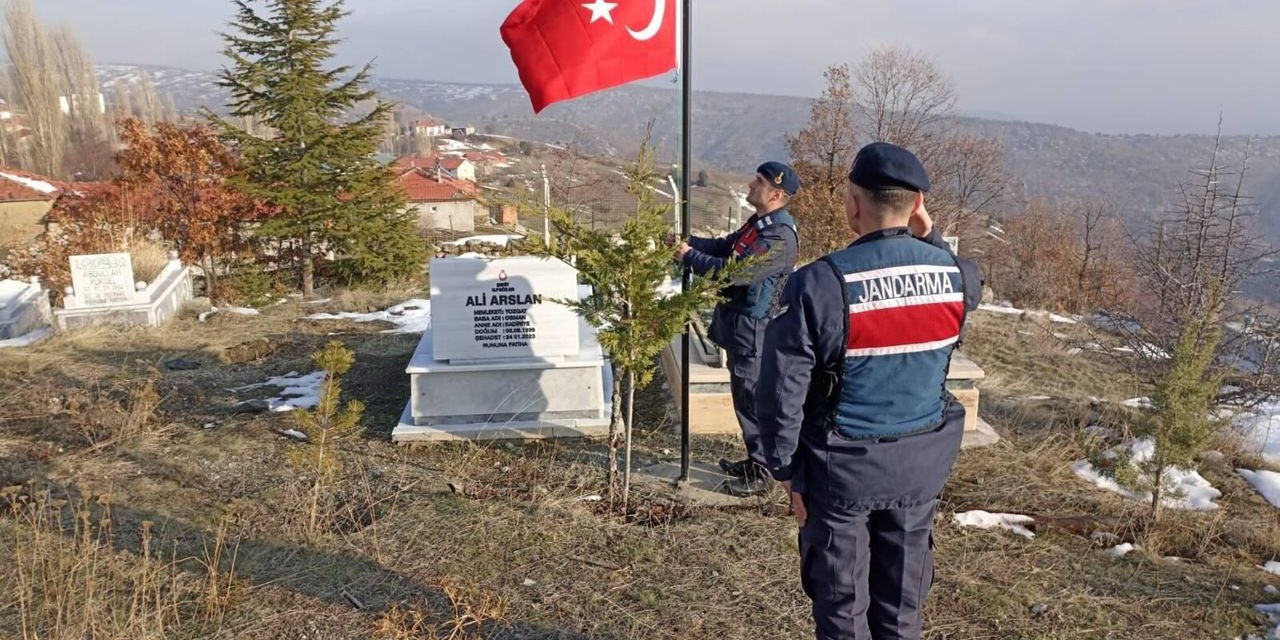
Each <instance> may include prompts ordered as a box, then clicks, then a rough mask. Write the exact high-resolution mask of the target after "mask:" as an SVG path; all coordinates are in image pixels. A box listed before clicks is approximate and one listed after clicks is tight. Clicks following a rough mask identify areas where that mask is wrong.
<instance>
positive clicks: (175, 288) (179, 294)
mask: <svg viewBox="0 0 1280 640" xmlns="http://www.w3.org/2000/svg"><path fill="white" fill-rule="evenodd" d="M133 278H134V274H133V264H132V260H131V259H130V257H129V254H127V253H107V254H100V255H89V256H71V284H72V286H70V287H68V288H67V291H66V295H65V296H63V298H62V307H63V308H61V309H57V310H55V311H54V316H55V317H56V319H57V322H58V326H59V327H60V328H62V329H78V328H82V327H87V326H92V325H95V324H98V323H100V322H112V323H124V324H139V325H147V326H152V327H158V326H160V325H163V324H164V323H166V322H168V321H169V319H170V318H172V317H173V316H174V315H176V314H177V313H178V311H179V310H180V309H181V308H182V306H183V305H185V304H186V303H187V302H189V301H190V300H191V296H192V290H191V270H190V269H188V268H187V267H186V266H184V265H183V264H182V261H181V260H179V259H178V255H177V254H176V253H173V252H170V253H169V262H168V263H167V264H166V265H165V267H164V269H162V270H161V271H160V273H159V274H158V275H156V277H155V278H154V279H153V280H152V281H151V282H138V283H135V282H134V281H133Z"/></svg>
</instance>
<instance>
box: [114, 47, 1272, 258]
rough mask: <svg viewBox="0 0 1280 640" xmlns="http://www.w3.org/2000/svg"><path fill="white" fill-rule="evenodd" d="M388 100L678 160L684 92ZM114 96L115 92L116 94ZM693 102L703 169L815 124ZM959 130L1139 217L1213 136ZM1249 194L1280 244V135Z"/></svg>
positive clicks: (187, 89) (491, 128)
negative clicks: (649, 129) (545, 99)
mask: <svg viewBox="0 0 1280 640" xmlns="http://www.w3.org/2000/svg"><path fill="white" fill-rule="evenodd" d="M144 70H145V71H146V72H147V73H149V74H150V75H151V77H152V80H153V81H154V82H155V84H156V87H157V90H158V91H159V92H160V93H161V94H163V93H167V92H171V93H173V94H174V98H175V101H176V103H177V104H178V107H179V108H180V109H184V110H187V109H194V108H197V107H200V106H206V105H208V106H212V107H214V108H218V107H220V106H221V105H222V104H223V103H224V102H225V94H224V92H223V91H222V90H220V89H219V88H218V87H217V86H216V85H215V77H214V75H213V74H211V73H205V72H193V71H186V70H180V69H170V68H162V67H136V66H125V65H105V66H102V67H101V68H100V74H101V76H102V80H103V82H104V84H106V85H110V84H112V83H114V82H117V81H126V82H127V81H130V80H131V79H136V78H137V77H139V76H140V73H141V72H142V71H144ZM374 85H375V88H376V89H377V90H378V91H379V92H381V93H382V94H383V95H385V96H388V97H390V98H392V99H394V100H397V101H400V102H402V103H404V104H406V105H410V106H413V107H416V108H419V109H422V110H423V111H426V112H429V113H431V114H434V115H437V116H439V117H442V118H445V119H447V120H448V121H450V122H452V123H458V124H471V125H474V126H476V127H477V128H478V129H479V130H480V131H481V132H494V133H501V134H504V135H511V136H516V137H520V138H528V139H534V140H542V141H546V142H552V143H560V144H572V145H575V146H576V147H577V148H579V149H581V150H582V151H584V152H586V153H591V154H598V155H602V156H606V157H624V156H626V155H628V154H630V153H631V152H633V151H634V150H635V149H636V148H637V146H638V144H639V141H640V140H641V138H642V136H643V135H644V129H645V125H646V123H648V122H649V121H651V120H652V121H654V129H653V135H654V141H655V142H656V143H658V145H659V147H660V149H662V150H664V151H665V152H666V156H667V157H673V156H674V145H675V142H676V140H675V130H676V127H675V91H674V90H671V89H660V88H652V87H645V86H628V87H623V88H620V89H617V90H614V91H608V92H604V93H599V94H595V95H592V96H588V97H586V98H583V99H581V100H576V101H572V102H568V103H562V104H558V105H554V106H552V107H550V108H548V109H547V110H546V111H545V112H543V114H541V115H539V116H537V117H534V116H532V115H531V112H530V108H529V104H528V98H527V97H526V96H525V94H524V91H523V90H522V89H521V88H520V87H518V86H514V85H479V84H476V85H468V84H456V83H441V82H429V81H421V80H397V79H386V78H378V79H376V80H375V81H374ZM107 94H108V95H110V91H109V90H107ZM695 102H696V104H695V105H694V125H693V126H694V156H695V159H696V160H697V161H698V162H701V163H705V164H706V165H708V166H710V167H714V168H718V169H723V170H726V171H731V172H736V173H742V174H747V173H750V172H751V170H752V169H753V168H754V167H755V166H756V165H757V164H758V163H759V162H760V161H761V160H762V159H764V158H785V157H786V156H787V149H786V134H787V133H788V132H794V131H797V130H799V129H800V128H802V127H803V126H804V124H805V122H806V121H807V119H808V110H809V99H807V98H799V97H790V96H767V95H754V94H736V93H720V92H699V93H697V94H696V100H695ZM958 122H959V124H961V125H962V126H964V127H967V128H969V129H971V130H973V131H975V132H977V133H980V134H983V135H987V136H991V137H994V138H997V139H999V140H1000V141H1001V142H1003V143H1004V145H1005V148H1006V151H1007V154H1008V156H1007V168H1008V171H1009V173H1010V175H1011V177H1012V179H1013V183H1014V189H1013V193H1014V194H1016V195H1017V196H1023V197H1043V198H1048V199H1059V198H1063V197H1068V196H1091V195H1102V194H1106V195H1110V196H1111V197H1113V198H1114V199H1115V200H1116V201H1117V202H1118V203H1120V204H1121V205H1122V206H1123V207H1124V211H1125V215H1126V216H1127V217H1129V218H1130V219H1131V220H1133V219H1141V218H1145V217H1147V216H1149V215H1150V214H1151V212H1153V211H1159V210H1162V209H1165V208H1167V207H1169V206H1172V205H1173V204H1174V201H1175V197H1176V195H1177V194H1176V186H1177V184H1178V182H1179V181H1180V180H1188V179H1191V178H1192V176H1191V174H1190V170H1191V169H1192V168H1193V167H1195V166H1198V165H1200V164H1203V163H1204V162H1205V161H1206V159H1207V158H1208V154H1209V152H1210V150H1211V148H1212V144H1213V138H1212V137H1211V136H1204V135H1174V136H1153V135H1103V134H1092V133H1085V132H1081V131H1076V130H1073V129H1068V128H1065V127H1058V126H1054V125H1047V124H1036V123H1029V122H1015V121H1000V120H986V119H979V118H958ZM1248 143H1249V139H1248V138H1245V137H1243V136H1233V137H1229V138H1227V139H1226V140H1225V141H1224V149H1225V150H1226V152H1227V153H1228V155H1231V156H1235V155H1238V154H1240V153H1241V152H1243V150H1244V149H1245V146H1246V145H1247V144H1248ZM1246 186H1247V190H1248V191H1249V192H1250V193H1251V194H1252V195H1253V196H1255V197H1256V204H1257V205H1258V207H1259V210H1260V212H1261V213H1262V218H1263V222H1264V227H1265V229H1266V231H1267V232H1268V233H1269V235H1270V236H1271V237H1272V238H1274V239H1276V240H1280V136H1268V137H1260V138H1255V139H1253V141H1252V159H1251V161H1250V179H1249V180H1248V182H1247V183H1246Z"/></svg>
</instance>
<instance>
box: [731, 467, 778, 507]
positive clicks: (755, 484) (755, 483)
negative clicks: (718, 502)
mask: <svg viewBox="0 0 1280 640" xmlns="http://www.w3.org/2000/svg"><path fill="white" fill-rule="evenodd" d="M745 467H746V468H745V471H746V473H745V474H744V475H743V477H741V478H733V479H731V480H729V482H728V483H726V485H725V489H726V491H728V492H729V495H731V496H737V497H739V498H750V497H753V496H762V495H764V494H766V493H769V492H770V491H772V490H773V478H772V477H771V476H770V475H769V470H768V469H765V468H764V467H762V466H760V465H758V464H756V463H754V462H751V461H749V460H748V461H747V463H746V465H745Z"/></svg>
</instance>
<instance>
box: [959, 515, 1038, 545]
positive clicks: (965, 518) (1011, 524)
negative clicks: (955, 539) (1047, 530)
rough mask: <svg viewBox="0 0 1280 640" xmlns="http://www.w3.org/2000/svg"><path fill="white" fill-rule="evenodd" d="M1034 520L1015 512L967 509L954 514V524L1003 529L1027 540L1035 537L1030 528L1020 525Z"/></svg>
mask: <svg viewBox="0 0 1280 640" xmlns="http://www.w3.org/2000/svg"><path fill="white" fill-rule="evenodd" d="M1035 521H1036V520H1035V518H1032V517H1031V516H1023V515H1018V514H1016V513H989V512H986V511H967V512H965V513H957V514H956V515H955V522H956V524H958V525H960V526H962V527H972V528H975V529H1003V530H1005V531H1008V532H1010V533H1013V534H1015V535H1019V536H1022V537H1024V538H1026V539H1028V540H1032V539H1034V538H1035V537H1036V534H1035V533H1033V532H1032V531H1031V530H1030V529H1028V528H1026V527H1024V526H1022V525H1026V524H1032V523H1034V522H1035Z"/></svg>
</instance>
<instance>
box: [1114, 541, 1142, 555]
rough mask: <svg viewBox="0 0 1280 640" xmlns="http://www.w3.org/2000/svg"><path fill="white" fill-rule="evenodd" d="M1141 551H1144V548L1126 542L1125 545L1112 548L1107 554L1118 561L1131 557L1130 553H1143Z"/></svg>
mask: <svg viewBox="0 0 1280 640" xmlns="http://www.w3.org/2000/svg"><path fill="white" fill-rule="evenodd" d="M1141 550H1142V547H1140V546H1138V545H1136V544H1132V543H1129V542H1126V543H1124V544H1121V545H1116V546H1114V547H1112V548H1111V549H1109V550H1108V551H1107V553H1109V554H1111V557H1112V558H1117V559H1118V558H1123V557H1125V556H1127V555H1129V554H1130V553H1133V552H1134V551H1141Z"/></svg>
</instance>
